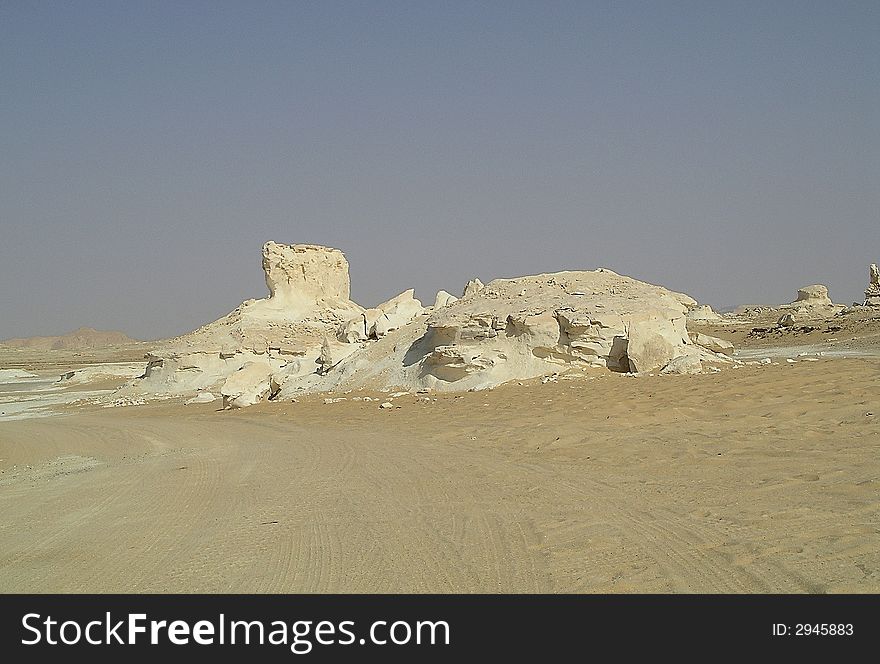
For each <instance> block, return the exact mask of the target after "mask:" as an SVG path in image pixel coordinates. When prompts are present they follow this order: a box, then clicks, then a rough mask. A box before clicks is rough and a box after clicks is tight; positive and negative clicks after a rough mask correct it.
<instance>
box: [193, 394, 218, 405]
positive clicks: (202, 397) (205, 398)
mask: <svg viewBox="0 0 880 664" xmlns="http://www.w3.org/2000/svg"><path fill="white" fill-rule="evenodd" d="M216 400H217V397H215V396H214V395H213V394H211V393H210V392H199V393H198V394H197V395H195V396H194V397H193V398H192V399H187V401H186V403H187V405H189V404H194V403H211V402H212V401H216Z"/></svg>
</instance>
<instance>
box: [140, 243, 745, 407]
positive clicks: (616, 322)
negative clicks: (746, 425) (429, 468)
mask: <svg viewBox="0 0 880 664" xmlns="http://www.w3.org/2000/svg"><path fill="white" fill-rule="evenodd" d="M263 268H264V270H265V272H266V283H267V285H268V286H269V291H270V297H269V298H266V299H264V300H249V301H248V302H245V303H243V304H242V305H241V306H240V307H239V308H237V309H236V310H235V311H233V312H232V313H230V314H229V315H228V316H226V317H225V318H223V319H220V320H219V321H215V322H214V323H211V324H209V325H206V326H205V327H203V328H200V329H199V330H196V331H195V332H193V333H191V334H189V335H185V336H183V337H179V338H178V339H175V340H172V342H171V343H169V344H167V345H166V346H165V347H163V348H160V349H157V350H156V351H155V352H154V353H153V355H151V356H150V358H149V360H150V361H149V364H148V367H147V370H146V372H145V373H144V375H143V376H142V377H141V378H140V379H138V380H136V381H134V383H132V384H130V385H129V386H128V388H127V389H130V390H133V391H137V392H139V393H140V394H144V393H148V392H153V393H159V394H180V395H183V396H187V397H190V396H194V395H195V394H197V393H200V392H205V391H211V392H213V393H215V394H216V393H218V392H219V393H220V394H221V395H222V397H223V405H224V407H226V408H238V407H242V406H247V405H251V404H253V403H256V402H258V401H261V400H265V399H269V398H273V399H282V400H283V399H288V398H294V397H296V396H298V395H300V394H302V393H304V392H318V391H346V390H353V389H374V390H375V389H380V390H381V389H394V388H396V389H405V390H407V391H413V390H419V389H436V390H443V391H463V390H473V389H485V388H491V387H494V386H496V385H500V384H502V383H505V382H507V381H510V380H516V379H519V380H522V379H528V378H535V377H539V376H542V375H546V374H548V373H553V374H558V373H560V372H562V371H566V370H568V369H569V368H582V369H589V368H600V369H608V370H611V371H616V372H625V373H630V372H631V373H644V372H653V371H660V372H663V373H686V374H687V373H695V372H699V371H700V370H701V368H702V365H703V363H704V362H707V361H709V362H715V363H729V362H730V361H731V360H730V359H728V358H727V357H726V356H727V355H729V354H731V353H732V346H731V344H729V343H727V342H725V341H723V340H721V339H716V338H714V337H710V336H708V335H703V334H693V333H691V334H689V332H688V330H687V327H686V321H687V315H688V312H689V311H691V310H693V309H694V308H695V307H696V305H697V303H696V302H695V301H694V300H693V299H692V298H690V297H688V296H687V295H684V294H682V293H675V292H672V291H669V290H667V289H665V288H662V287H660V286H654V285H652V284H648V283H645V282H642V281H638V280H636V279H632V278H630V277H626V276H622V275H619V274H616V273H614V272H612V271H610V270H607V269H604V268H600V269H598V270H593V271H582V272H558V273H554V274H539V275H534V276H528V277H519V278H515V279H497V280H495V281H492V282H490V283H489V284H488V285H485V286H484V285H483V284H482V283H481V282H479V280H476V279H475V280H473V281H471V282H469V284H468V285H467V287H466V288H465V294H464V297H462V298H461V299H460V300H457V299H456V298H454V297H453V296H451V295H449V294H448V293H445V292H444V291H441V292H440V293H439V294H438V297H437V298H436V300H435V303H434V307H433V310H432V311H431V312H430V313H429V314H428V313H427V312H426V311H425V309H423V307H422V305H421V302H419V300H417V299H415V297H414V292H413V291H412V290H407V291H404V292H403V293H401V294H400V295H397V296H396V297H394V298H391V299H390V300H388V301H387V302H384V303H382V304H380V305H378V306H377V307H374V308H371V309H363V308H361V307H359V306H358V305H356V304H355V303H353V302H351V301H350V300H349V299H348V293H349V284H348V264H347V262H346V261H345V258H344V256H342V253H341V252H339V251H337V250H335V249H326V248H322V247H316V246H313V245H293V246H290V247H285V246H283V245H277V244H275V243H268V244H267V245H266V246H265V247H264V250H263Z"/></svg>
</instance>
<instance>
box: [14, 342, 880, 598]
mask: <svg viewBox="0 0 880 664" xmlns="http://www.w3.org/2000/svg"><path fill="white" fill-rule="evenodd" d="M122 359H130V358H128V357H125V358H122ZM47 362H48V361H47ZM23 365H25V366H27V363H23ZM47 366H48V364H45V365H43V366H42V368H43V369H45V368H46V367H47ZM30 368H38V369H39V368H40V367H33V366H31V367H30ZM353 396H356V395H348V397H349V399H348V400H346V401H343V402H340V403H333V404H324V403H323V399H322V398H321V397H319V396H315V397H309V398H306V399H302V400H301V401H300V402H299V403H287V404H264V405H260V406H255V407H253V408H250V409H245V410H241V411H233V412H218V411H217V408H218V403H219V402H215V403H213V404H202V405H189V406H185V405H183V404H182V403H179V402H166V403H153V404H147V405H143V406H132V407H121V408H107V409H102V408H100V407H97V406H82V405H80V406H79V407H76V408H73V407H69V406H66V407H65V408H67V409H68V414H66V415H64V416H58V417H47V418H41V419H23V420H11V421H2V420H0V591H3V592H31V591H38V592H43V591H61V592H160V591H162V592H164V591H172V592H197V591H198V592H722V593H731V592H878V591H880V501H878V488H880V481H878V478H880V359H875V358H859V359H827V358H822V359H819V360H818V361H813V362H803V361H799V362H796V363H793V364H789V363H786V362H785V361H784V360H783V361H782V362H780V363H779V364H774V365H770V366H760V367H759V366H745V367H742V368H739V369H735V370H734V369H730V370H725V371H723V372H721V373H718V374H709V375H699V376H662V377H661V376H656V377H641V378H631V377H626V376H622V375H607V374H603V375H601V376H600V375H598V374H597V375H596V376H595V377H590V378H587V377H584V378H579V379H573V380H566V379H564V377H563V379H560V380H559V381H558V382H555V383H554V382H550V383H547V384H541V382H540V381H529V382H527V383H526V384H524V385H517V384H513V385H509V386H503V387H500V388H497V389H495V390H492V391H487V392H477V393H466V394H464V395H459V396H456V395H437V396H436V397H435V396H432V397H431V399H434V398H436V399H437V400H436V401H433V400H432V401H430V402H427V403H426V402H423V401H418V397H417V396H416V395H412V396H404V397H399V398H397V399H395V400H394V402H395V404H397V405H398V406H400V408H395V409H394V410H391V411H383V410H379V409H378V402H372V401H371V402H363V401H353V400H352V399H351V397H353Z"/></svg>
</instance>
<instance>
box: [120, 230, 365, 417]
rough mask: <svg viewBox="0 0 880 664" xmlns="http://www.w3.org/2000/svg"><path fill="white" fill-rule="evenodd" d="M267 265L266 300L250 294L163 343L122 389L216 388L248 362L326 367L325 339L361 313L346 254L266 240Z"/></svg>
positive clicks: (266, 366) (305, 370)
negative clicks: (323, 355)
mask: <svg viewBox="0 0 880 664" xmlns="http://www.w3.org/2000/svg"><path fill="white" fill-rule="evenodd" d="M262 266H263V271H264V273H265V278H266V285H267V287H268V289H269V297H268V298H263V299H258V300H247V301H246V302H243V303H242V304H241V305H240V306H239V307H238V308H236V309H235V310H234V311H232V312H231V313H229V314H228V315H227V316H225V317H223V318H221V319H219V320H217V321H214V322H213V323H209V324H208V325H205V326H204V327H201V328H199V329H198V330H195V331H194V332H191V333H189V334H186V335H183V336H181V337H177V338H175V339H170V340H168V341H167V342H163V343H161V344H158V345H157V347H156V348H155V349H154V350H153V351H152V352H151V354H150V355H149V356H148V357H147V360H148V365H147V370H146V372H145V373H144V375H143V376H142V378H141V379H140V380H138V381H134V382H133V383H131V384H129V385H128V386H126V388H124V389H125V390H128V391H132V392H137V393H145V392H148V393H149V392H152V393H156V394H164V395H174V394H181V395H189V394H192V393H194V392H196V391H202V390H214V391H215V392H216V391H218V390H220V388H221V386H223V385H224V384H225V382H226V381H227V378H231V377H232V375H233V374H234V373H236V372H239V371H240V370H242V369H243V368H245V367H246V366H251V368H250V369H249V370H248V372H247V374H246V375H247V376H252V375H254V374H256V373H259V372H260V371H266V372H268V375H274V374H275V373H279V372H281V371H282V369H283V370H284V371H283V373H284V375H285V376H297V375H301V374H311V373H314V372H315V371H317V370H319V369H320V368H321V367H322V366H325V365H324V364H322V363H321V361H320V359H321V358H320V356H321V350H322V345H323V341H324V339H325V337H327V336H331V337H332V336H334V335H335V333H336V330H337V328H338V327H339V325H340V324H341V323H342V322H343V321H346V320H349V319H350V318H352V317H353V316H355V315H360V314H361V312H363V308H362V307H360V306H358V305H357V304H355V303H354V302H352V301H351V300H349V299H348V298H349V292H350V291H349V289H350V284H349V273H348V262H347V261H346V259H345V256H344V255H343V254H342V252H341V251H339V250H338V249H331V248H329V247H319V246H315V245H306V244H296V245H281V244H277V243H275V242H267V243H266V244H265V245H264V246H263V251H262ZM325 359H326V358H325ZM267 377H268V376H267ZM242 379H243V378H242V377H238V378H236V380H242ZM262 382H263V381H261V382H260V385H262ZM229 389H233V386H230V387H229ZM235 389H238V388H237V387H236V388H235ZM227 391H228V390H227ZM221 392H222V390H221ZM248 394H249V393H243V395H244V396H242V395H235V394H233V393H231V392H230V393H229V394H228V395H227V394H225V393H224V403H225V404H226V405H229V406H235V405H240V404H243V403H244V402H245V401H248V400H249V398H250V397H249V396H248Z"/></svg>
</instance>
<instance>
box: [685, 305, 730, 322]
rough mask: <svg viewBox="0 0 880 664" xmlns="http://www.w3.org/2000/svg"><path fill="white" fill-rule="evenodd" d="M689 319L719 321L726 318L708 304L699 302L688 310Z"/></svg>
mask: <svg viewBox="0 0 880 664" xmlns="http://www.w3.org/2000/svg"><path fill="white" fill-rule="evenodd" d="M687 319H688V320H692V321H705V322H717V321H720V320H724V318H723V317H722V316H721V315H720V314H717V313H715V311H714V310H713V309H712V307H710V306H709V305H708V304H699V305H697V306H696V307H694V308H692V309H691V310H690V311H688V312H687Z"/></svg>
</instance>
